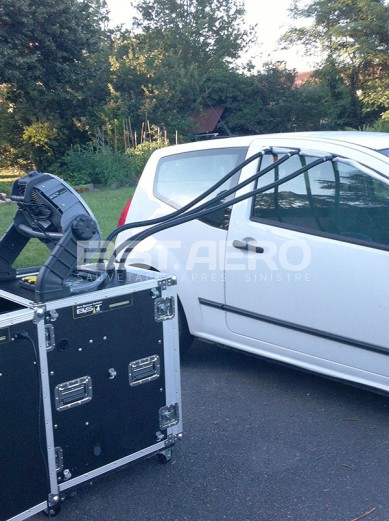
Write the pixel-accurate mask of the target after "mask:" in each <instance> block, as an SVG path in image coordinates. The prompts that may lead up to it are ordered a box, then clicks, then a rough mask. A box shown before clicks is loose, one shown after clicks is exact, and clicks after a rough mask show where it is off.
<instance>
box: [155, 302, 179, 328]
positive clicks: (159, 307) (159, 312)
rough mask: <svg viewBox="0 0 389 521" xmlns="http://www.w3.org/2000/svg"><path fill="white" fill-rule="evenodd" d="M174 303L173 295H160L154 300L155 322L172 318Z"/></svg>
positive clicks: (174, 310) (174, 309)
mask: <svg viewBox="0 0 389 521" xmlns="http://www.w3.org/2000/svg"><path fill="white" fill-rule="evenodd" d="M175 314H176V304H175V301H174V297H160V298H157V299H155V301H154V318H155V321H156V322H163V321H164V320H170V319H172V318H174V316H175Z"/></svg>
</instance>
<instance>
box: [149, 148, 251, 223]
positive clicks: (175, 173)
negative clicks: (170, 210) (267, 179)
mask: <svg viewBox="0 0 389 521" xmlns="http://www.w3.org/2000/svg"><path fill="white" fill-rule="evenodd" d="M246 153H247V148H246V147H234V148H218V149H207V150H197V151H193V152H184V153H180V154H174V155H171V156H167V157H164V158H162V159H160V161H159V163H158V167H157V171H156V176H155V181H154V195H155V197H157V198H158V199H160V200H161V201H164V202H165V203H167V204H169V205H170V206H173V207H174V208H181V207H182V206H185V205H186V204H188V203H189V202H190V201H192V200H193V199H195V198H196V197H197V196H199V195H200V194H202V193H203V192H205V191H206V190H207V189H209V188H210V187H211V186H212V185H214V184H215V183H216V182H217V181H219V180H220V179H222V178H223V177H224V176H225V175H226V174H228V173H229V172H231V170H233V169H234V168H236V167H237V166H238V165H239V164H240V163H242V162H243V161H244V159H245V157H246ZM239 175H240V172H238V173H236V174H235V175H234V176H233V177H232V178H230V179H229V180H228V181H226V182H225V183H224V184H223V185H221V186H220V187H219V188H218V189H217V191H216V193H213V194H212V195H211V196H208V197H207V198H206V199H204V202H205V201H207V200H210V199H212V197H214V196H216V195H218V194H220V193H221V192H223V191H225V190H228V189H230V188H232V187H233V186H235V185H236V184H237V182H238V180H239ZM228 218H229V212H228V211H227V212H226V211H222V212H213V213H212V214H210V215H209V216H208V217H206V218H204V219H202V220H204V221H205V222H207V224H210V225H213V226H216V227H220V228H226V227H227V226H228Z"/></svg>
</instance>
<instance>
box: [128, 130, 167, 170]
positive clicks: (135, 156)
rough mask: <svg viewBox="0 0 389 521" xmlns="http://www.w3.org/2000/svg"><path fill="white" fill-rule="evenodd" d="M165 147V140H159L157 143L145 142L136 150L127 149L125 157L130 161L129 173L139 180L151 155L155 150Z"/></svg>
mask: <svg viewBox="0 0 389 521" xmlns="http://www.w3.org/2000/svg"><path fill="white" fill-rule="evenodd" d="M166 146H169V142H168V141H167V140H165V139H161V140H160V141H159V142H158V141H145V142H144V143H141V144H140V145H138V146H137V147H136V148H129V149H128V150H127V152H126V155H127V157H128V158H129V160H130V165H131V172H132V173H133V175H134V176H135V177H136V178H137V179H139V177H140V176H141V174H142V172H143V169H144V167H145V165H146V163H147V161H148V160H149V158H150V156H151V154H152V153H153V152H154V151H155V150H158V149H159V148H163V147H166Z"/></svg>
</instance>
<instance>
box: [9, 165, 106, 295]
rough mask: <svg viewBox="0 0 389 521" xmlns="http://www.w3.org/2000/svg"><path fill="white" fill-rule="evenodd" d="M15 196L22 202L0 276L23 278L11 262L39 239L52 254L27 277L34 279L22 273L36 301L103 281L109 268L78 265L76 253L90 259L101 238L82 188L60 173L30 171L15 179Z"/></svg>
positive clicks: (84, 259) (24, 283)
mask: <svg viewBox="0 0 389 521" xmlns="http://www.w3.org/2000/svg"><path fill="white" fill-rule="evenodd" d="M11 200H12V201H16V202H17V204H18V211H17V212H16V214H15V217H14V222H13V223H12V225H11V226H10V227H9V229H8V230H7V231H6V233H5V234H4V236H3V237H2V238H1V239H0V280H2V281H6V280H12V279H16V278H17V277H18V272H17V270H16V269H14V268H13V267H12V266H13V264H14V262H15V260H16V259H17V257H18V256H19V255H20V253H21V251H22V250H23V248H24V247H25V246H26V244H27V243H28V241H29V240H30V239H31V238H37V239H39V240H40V241H42V242H43V243H44V244H46V246H47V247H48V248H49V249H50V250H51V254H50V256H49V257H48V259H47V260H46V262H45V264H44V265H43V266H42V267H41V268H40V269H39V272H38V275H37V277H36V280H35V279H34V278H33V277H32V278H30V279H28V277H27V279H28V280H29V282H23V278H20V277H18V279H20V284H22V285H24V287H29V288H30V289H33V290H34V291H35V300H36V301H37V302H43V301H47V300H53V299H57V298H63V297H65V296H68V295H71V294H77V293H83V292H86V291H91V290H94V289H97V288H98V287H99V286H100V285H101V284H102V282H103V281H104V280H105V277H106V274H105V272H104V271H98V270H96V269H82V268H80V269H78V267H77V254H78V253H80V251H82V252H83V262H84V263H85V262H87V261H88V260H89V259H90V258H91V256H92V255H93V251H94V248H93V246H95V247H96V246H98V244H99V243H100V241H101V231H100V228H99V226H98V224H97V222H96V220H95V218H94V216H93V214H92V212H91V211H90V209H89V208H88V206H87V205H86V204H85V203H84V202H83V201H82V199H81V198H80V197H79V195H78V194H77V192H75V191H74V190H73V189H72V188H71V187H70V186H69V185H68V184H67V183H65V182H64V181H63V180H62V179H59V178H58V177H56V176H53V175H51V174H42V173H39V172H31V173H29V174H28V175H26V176H25V177H22V178H21V179H18V180H17V181H15V183H14V184H13V187H12V193H11ZM79 241H82V243H81V244H82V245H83V248H81V249H80V248H78V247H77V244H78V242H79ZM89 244H90V245H91V247H90V248H88V245H89ZM85 246H86V247H85ZM32 281H33V282H32Z"/></svg>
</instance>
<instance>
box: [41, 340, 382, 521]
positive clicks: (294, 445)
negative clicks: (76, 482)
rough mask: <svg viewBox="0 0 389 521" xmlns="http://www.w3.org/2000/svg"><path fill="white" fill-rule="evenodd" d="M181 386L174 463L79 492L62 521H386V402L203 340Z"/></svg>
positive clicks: (185, 364)
mask: <svg viewBox="0 0 389 521" xmlns="http://www.w3.org/2000/svg"><path fill="white" fill-rule="evenodd" d="M182 387H183V418H184V433H185V436H184V439H183V441H182V442H181V443H180V444H178V445H177V446H176V448H175V449H174V454H173V460H172V461H171V462H170V463H169V464H167V465H162V464H161V463H160V462H159V461H158V460H157V458H155V457H153V458H151V459H148V460H145V461H142V462H138V463H136V464H134V465H132V466H130V467H128V468H126V469H122V470H120V471H118V472H116V473H114V474H110V475H106V476H104V477H102V478H100V479H98V480H96V481H95V482H94V483H93V484H92V485H86V486H83V487H81V488H80V489H79V490H78V491H77V494H76V495H75V497H72V498H69V499H67V500H66V501H65V502H64V503H63V505H62V511H61V513H60V514H59V517H58V518H57V519H58V521H81V520H87V521H102V520H114V521H132V520H137V521H161V520H163V519H167V520H169V521H222V520H228V521H273V520H277V521H281V520H282V521H285V520H293V521H328V520H329V521H353V520H358V521H359V519H363V520H366V521H377V520H380V521H388V520H389V493H388V482H389V465H388V463H389V397H384V396H379V395H376V394H373V393H369V392H367V391H363V390H359V389H355V388H352V387H349V386H346V385H342V384H339V383H336V382H333V381H329V380H326V379H323V378H319V377H316V376H312V375H309V374H305V373H301V372H298V371H294V370H292V369H288V368H285V367H282V366H278V365H275V364H273V363H268V362H264V361H262V360H258V359H255V358H252V357H248V356H246V355H243V354H241V353H234V352H230V351H226V350H224V349H222V348H219V347H215V346H209V345H207V344H202V343H200V342H198V343H197V344H196V346H195V347H194V348H193V350H192V352H191V353H190V354H189V356H188V357H187V358H186V359H185V360H183V361H182ZM33 519H34V520H36V521H37V520H43V519H47V518H46V517H45V516H44V515H43V514H41V515H38V516H35V517H34V518H33Z"/></svg>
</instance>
